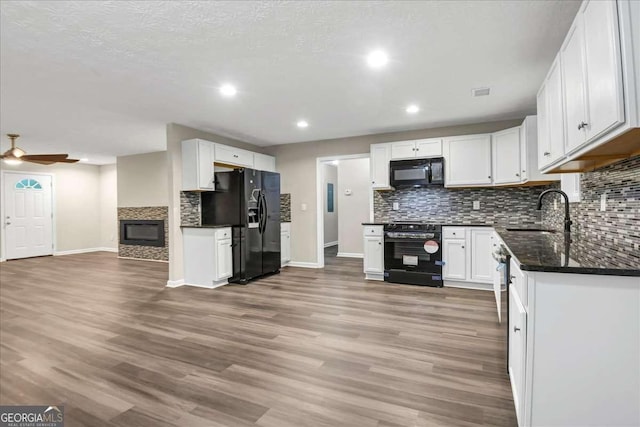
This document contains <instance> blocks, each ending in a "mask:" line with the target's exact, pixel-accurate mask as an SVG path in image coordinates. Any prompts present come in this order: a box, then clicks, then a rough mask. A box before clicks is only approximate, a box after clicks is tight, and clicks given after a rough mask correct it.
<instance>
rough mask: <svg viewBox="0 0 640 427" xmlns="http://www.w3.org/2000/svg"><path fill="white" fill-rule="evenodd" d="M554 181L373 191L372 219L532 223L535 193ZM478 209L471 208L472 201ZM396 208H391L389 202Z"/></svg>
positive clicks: (534, 220) (535, 216)
mask: <svg viewBox="0 0 640 427" xmlns="http://www.w3.org/2000/svg"><path fill="white" fill-rule="evenodd" d="M557 187H558V185H557V184H552V185H542V186H537V187H510V188H504V187H502V188H459V189H455V188H444V187H426V188H407V189H399V190H395V191H375V192H374V197H373V206H374V221H375V222H393V221H430V222H437V223H441V224H454V223H460V224H498V223H500V224H534V223H539V222H540V221H541V214H540V212H539V211H537V210H536V203H537V201H538V195H539V194H540V193H541V192H542V191H544V190H546V189H548V188H557ZM474 200H478V201H480V209H478V210H474V209H473V201H474ZM394 202H397V203H398V204H399V210H397V211H394V210H393V209H392V207H393V203H394Z"/></svg>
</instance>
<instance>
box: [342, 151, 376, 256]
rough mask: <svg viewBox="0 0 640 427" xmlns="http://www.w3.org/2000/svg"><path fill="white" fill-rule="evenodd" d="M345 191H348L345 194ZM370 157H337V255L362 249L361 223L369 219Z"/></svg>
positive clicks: (359, 252) (358, 251)
mask: <svg viewBox="0 0 640 427" xmlns="http://www.w3.org/2000/svg"><path fill="white" fill-rule="evenodd" d="M345 190H351V195H350V196H347V195H346V194H345ZM370 193H371V181H370V178H369V158H364V159H348V160H340V164H339V165H338V201H339V204H340V213H339V216H340V217H339V220H338V254H339V255H340V254H344V255H356V254H362V253H363V252H364V247H363V246H364V243H363V240H362V223H363V222H367V221H368V220H369V196H370Z"/></svg>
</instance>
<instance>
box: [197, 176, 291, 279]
mask: <svg viewBox="0 0 640 427" xmlns="http://www.w3.org/2000/svg"><path fill="white" fill-rule="evenodd" d="M215 188H216V189H215V191H211V192H203V193H202V209H201V215H202V225H228V226H231V227H232V230H233V241H232V246H233V276H232V277H231V279H229V281H230V282H234V283H247V282H248V281H250V280H253V279H256V278H258V277H260V276H264V275H266V274H271V273H277V272H279V271H280V174H279V173H275V172H266V171H258V170H254V169H236V170H233V171H229V172H216V173H215Z"/></svg>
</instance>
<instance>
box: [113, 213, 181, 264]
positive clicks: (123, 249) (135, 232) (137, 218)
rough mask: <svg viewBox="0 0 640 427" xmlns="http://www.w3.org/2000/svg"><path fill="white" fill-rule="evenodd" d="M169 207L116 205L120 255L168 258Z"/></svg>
mask: <svg viewBox="0 0 640 427" xmlns="http://www.w3.org/2000/svg"><path fill="white" fill-rule="evenodd" d="M168 219H169V208H168V207H167V206H147V207H135V208H134V207H126V208H118V222H119V223H120V239H119V245H118V256H119V257H121V258H133V259H144V260H153V261H168V260H169V227H168Z"/></svg>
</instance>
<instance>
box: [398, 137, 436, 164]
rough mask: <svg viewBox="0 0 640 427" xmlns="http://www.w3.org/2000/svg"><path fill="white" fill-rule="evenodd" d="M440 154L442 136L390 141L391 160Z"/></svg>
mask: <svg viewBox="0 0 640 427" xmlns="http://www.w3.org/2000/svg"><path fill="white" fill-rule="evenodd" d="M439 156H442V138H431V139H418V140H412V141H399V142H393V143H391V160H402V159H413V158H424V157H439Z"/></svg>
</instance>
